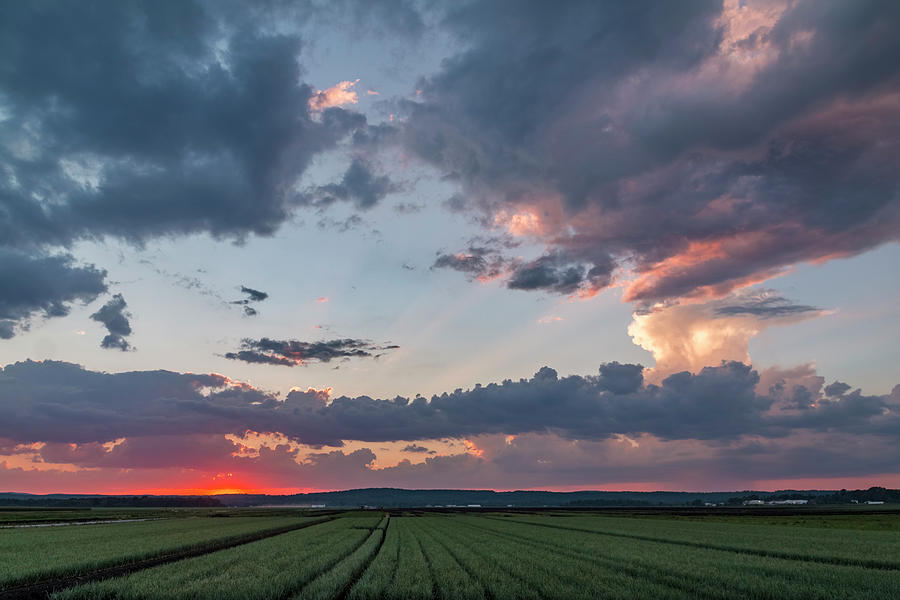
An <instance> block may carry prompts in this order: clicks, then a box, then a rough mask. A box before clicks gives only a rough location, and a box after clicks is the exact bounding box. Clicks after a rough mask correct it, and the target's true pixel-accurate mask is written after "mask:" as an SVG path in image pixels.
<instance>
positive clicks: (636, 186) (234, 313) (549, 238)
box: [0, 0, 900, 494]
mask: <svg viewBox="0 0 900 600" xmlns="http://www.w3.org/2000/svg"><path fill="white" fill-rule="evenodd" d="M898 25H900V4H898V3H896V2H891V1H887V0H885V1H878V0H853V1H849V0H827V1H821V0H815V1H813V0H806V1H804V0H797V1H774V0H773V1H768V0H737V1H732V0H725V1H724V2H723V1H706V0H697V1H694V0H689V1H684V2H677V3H672V2H632V3H621V4H619V3H597V2H578V1H575V2H570V3H565V4H564V5H559V4H553V3H546V2H531V1H515V2H513V1H512V0H509V1H504V0H500V1H481V0H471V1H464V2H452V3H430V2H418V1H415V0H389V1H386V2H379V3H367V2H357V1H354V0H340V1H334V2H319V1H315V2H313V1H309V2H306V1H294V2H283V1H280V0H269V1H267V2H260V3H249V4H248V3H240V2H231V1H227V0H226V1H216V2H204V1H200V0H184V1H181V2H142V1H135V2H116V3H112V2H109V3H107V2H95V3H43V2H27V3H4V4H3V5H2V6H0V367H2V370H0V491H16V492H30V493H56V492H60V493H108V494H125V493H157V494H169V493H189V494H195V493H226V492H227V493H234V492H267V493H296V492H305V491H318V490H335V489H351V488H359V487H405V488H478V489H486V488H490V489H497V490H511V489H549V490H576V489H597V490H636V491H642V490H643V491H649V490H697V491H700V490H746V489H763V490H775V489H791V488H793V489H798V488H802V489H811V488H816V489H839V488H842V487H845V488H860V487H869V486H872V485H882V486H887V487H900V468H898V465H900V444H898V441H900V439H898V438H900V385H898V384H900V350H898V346H897V341H896V340H897V339H900V301H898V300H900V270H898V268H897V265H898V264H900V244H898V242H900V142H898V140H900V37H898V36H897V35H896V30H897V27H898Z"/></svg>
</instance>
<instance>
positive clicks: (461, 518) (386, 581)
mask: <svg viewBox="0 0 900 600" xmlns="http://www.w3.org/2000/svg"><path fill="white" fill-rule="evenodd" d="M416 515H417V516H413V514H412V513H404V512H400V511H395V512H393V514H392V515H388V514H387V513H384V512H380V511H368V512H348V513H344V514H341V515H335V516H334V518H330V519H329V520H327V521H324V520H323V522H318V523H315V524H312V525H310V526H308V527H305V528H303V529H298V530H295V531H290V532H286V533H281V534H278V535H275V536H272V537H268V538H265V539H261V540H258V541H253V542H250V543H246V544H243V545H240V546H235V547H231V548H227V549H223V550H218V551H215V552H209V553H206V554H203V555H201V556H195V557H192V558H186V559H183V560H178V561H174V562H169V563H167V564H163V565H160V566H155V567H152V568H146V569H142V570H139V571H136V572H133V573H130V574H128V575H124V576H120V577H113V578H108V579H105V580H102V581H95V582H91V583H86V584H82V585H75V586H70V587H68V588H66V589H61V590H58V591H57V592H56V593H55V594H53V596H52V597H53V598H64V599H112V598H123V599H129V598H130V599H138V598H157V599H163V598H175V599H187V598H223V599H226V600H227V599H230V598H235V599H236V598H250V599H259V600H262V599H270V598H271V599H280V600H291V599H295V598H296V599H304V598H317V599H330V598H340V599H347V598H349V599H355V600H364V599H377V598H392V599H401V598H411V599H429V598H437V599H449V598H463V599H468V598H473V599H482V598H484V599H488V600H490V599H496V600H501V599H512V598H534V599H547V598H576V599H577V598H585V599H587V598H623V599H624V598H635V599H640V598H684V599H690V598H708V599H720V598H721V599H725V598H772V599H776V598H810V599H811V598H835V599H837V598H872V599H875V598H878V599H884V598H897V597H900V534H898V533H897V531H896V529H894V528H893V527H890V526H888V527H887V530H886V531H872V530H867V529H866V527H848V526H847V520H848V519H849V518H859V519H867V518H877V519H880V520H881V521H880V522H886V523H893V522H895V521H896V520H898V519H900V515H898V514H893V515H871V516H869V515H864V514H860V515H859V516H858V517H857V516H853V517H847V516H846V515H841V516H836V517H835V518H836V519H837V521H836V525H835V526H825V527H812V526H810V524H808V523H804V524H802V525H798V526H792V525H790V524H787V523H786V522H779V523H777V524H774V525H772V524H765V523H762V522H760V521H754V520H752V519H753V518H752V517H749V518H747V519H748V520H745V521H741V520H740V517H733V518H732V520H731V521H720V520H715V519H711V520H708V521H703V520H701V519H690V520H685V519H665V518H662V517H660V516H656V517H654V518H638V517H621V516H608V515H591V514H584V513H572V514H564V513H557V514H554V515H545V514H524V513H499V512H498V513H487V512H485V513H459V514H433V513H427V512H426V513H416ZM284 518H288V517H276V519H284ZM299 518H302V517H297V519H299ZM773 518H774V517H773ZM815 518H817V519H828V518H830V517H828V516H824V517H823V516H816V517H815ZM193 520H200V519H185V520H182V521H175V522H176V523H186V522H190V521H193ZM207 520H208V521H211V522H219V523H220V526H221V527H227V526H229V522H230V521H232V520H233V521H235V522H238V521H241V523H243V521H252V520H256V521H258V522H259V523H260V524H262V523H265V526H266V527H268V526H271V523H272V518H267V517H235V518H233V519H207ZM164 524H165V522H164V521H153V522H145V523H133V524H128V523H123V524H120V525H101V526H86V527H73V528H66V529H70V530H71V531H72V532H73V533H72V534H70V535H76V534H78V532H86V531H88V530H89V529H90V528H91V527H93V528H95V530H96V532H100V533H92V534H90V535H91V536H93V537H94V538H95V539H96V538H97V537H98V536H99V537H102V536H101V535H100V534H101V533H103V532H107V533H106V535H107V536H110V537H111V539H116V540H120V539H121V538H120V537H119V536H118V535H114V534H112V533H110V532H113V531H114V529H115V528H117V527H122V528H125V527H134V526H137V525H143V526H145V527H151V526H157V527H160V526H163V525H164ZM15 531H16V533H20V532H28V533H35V532H36V531H35V530H15ZM6 533H8V530H7V531H0V553H2V552H4V551H5V550H6V549H7V543H6V538H5V537H3V536H4V535H5V534H6ZM85 535H87V534H85ZM76 537H77V536H76ZM132 541H133V544H132V546H133V547H131V548H129V550H128V551H129V552H131V553H132V554H134V553H136V552H137V550H138V548H137V547H138V546H145V540H144V538H134V539H133V540H132ZM20 552H22V553H23V554H25V555H27V554H28V552H29V550H28V549H27V547H26V545H20ZM0 556H3V558H2V559H0V560H2V563H3V564H6V562H7V561H9V560H10V555H9V554H0ZM108 560H109V559H108ZM69 568H70V569H71V567H69ZM2 589H3V587H2V586H0V598H2V597H4V594H3V591H2ZM10 597H22V596H10Z"/></svg>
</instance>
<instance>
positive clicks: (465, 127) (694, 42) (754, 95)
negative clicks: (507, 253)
mask: <svg viewBox="0 0 900 600" xmlns="http://www.w3.org/2000/svg"><path fill="white" fill-rule="evenodd" d="M755 9H756V5H755V4H754V3H744V4H742V5H741V6H740V7H735V8H730V5H726V6H723V3H722V2H719V1H712V0H710V1H703V0H699V1H692V2H686V3H685V2H682V3H678V4H677V5H675V4H671V3H666V2H654V3H642V2H638V3H613V4H609V3H596V2H588V1H584V2H576V3H574V4H572V3H568V4H566V5H565V6H564V7H560V6H556V5H553V6H551V5H548V4H547V3H542V2H513V1H512V0H510V1H506V2H478V1H476V2H469V3H465V4H458V5H453V7H451V8H450V9H448V11H447V13H446V14H445V15H444V19H443V22H442V23H443V27H444V28H445V30H447V31H450V32H453V33H456V34H457V35H458V37H459V39H460V40H461V42H462V43H461V47H462V48H463V50H461V51H460V52H458V53H457V54H456V55H455V56H452V57H450V58H449V59H447V60H445V61H444V62H443V63H442V67H441V70H440V71H439V72H437V73H435V74H431V75H429V76H426V77H424V78H423V80H422V81H421V83H420V85H419V86H418V87H420V89H421V90H422V93H421V95H420V96H418V97H417V98H416V99H415V100H414V101H401V105H402V106H401V112H402V113H403V115H404V117H405V118H404V119H402V120H400V121H399V124H398V125H397V127H398V130H397V132H396V133H395V135H394V136H393V137H390V136H386V137H385V139H386V140H387V142H386V143H392V142H393V141H394V140H396V141H397V142H398V143H400V144H402V145H403V147H404V148H405V149H406V150H407V151H408V152H410V153H411V154H412V155H414V156H417V157H419V158H420V159H421V160H423V161H424V162H426V163H428V164H430V165H432V166H434V167H436V168H437V169H438V171H439V172H440V173H441V175H442V176H443V177H445V178H446V179H448V180H450V181H455V182H457V183H458V185H459V186H460V191H459V193H458V194H457V195H456V196H455V197H454V201H453V206H454V207H455V210H458V211H467V212H469V213H470V214H480V215H482V216H483V222H484V223H486V224H488V225H491V226H496V224H497V221H496V218H498V217H503V216H504V215H506V216H508V215H509V214H512V213H515V212H516V211H519V210H525V211H529V212H530V213H532V214H533V215H535V216H536V218H537V219H538V220H539V221H540V224H541V225H542V227H541V228H540V229H539V232H538V233H537V234H536V235H538V237H540V238H542V239H543V240H544V241H546V242H547V243H548V244H549V246H550V249H551V250H552V251H558V252H563V253H564V254H565V256H566V260H567V261H568V263H569V264H568V265H567V266H563V265H559V264H547V261H540V260H539V261H538V262H536V263H535V264H530V265H526V266H523V270H520V271H518V272H516V273H513V274H512V275H511V276H510V279H509V282H510V284H511V287H515V288H517V289H533V290H550V291H555V292H558V293H564V294H569V293H571V290H572V289H573V288H576V287H577V288H580V289H590V290H596V289H599V288H602V287H603V286H606V285H608V284H609V283H610V281H611V279H610V278H609V277H596V278H593V279H591V278H588V279H581V280H580V281H579V278H578V272H577V270H578V268H579V267H580V268H581V269H582V270H583V271H587V270H590V269H592V268H594V267H600V269H599V271H597V274H598V275H599V274H601V273H606V274H608V273H610V272H612V270H613V269H611V268H609V265H607V264H605V261H606V257H608V256H612V257H613V259H614V262H615V263H616V264H617V265H626V266H629V267H633V268H634V269H635V270H636V273H637V274H638V278H637V280H636V281H635V282H634V283H633V284H632V285H630V286H629V287H628V288H627V289H626V294H625V298H626V300H629V301H636V302H640V303H646V304H652V303H654V302H658V301H665V300H667V299H671V298H677V297H681V296H685V295H691V294H695V293H697V290H698V288H703V291H704V293H706V294H709V295H713V296H715V295H722V294H724V293H727V292H728V291H729V290H731V289H734V288H735V287H740V286H742V285H746V284H747V282H749V281H759V280H760V279H765V278H767V277H770V276H772V275H774V274H777V273H778V272H780V270H782V269H783V268H785V267H786V266H789V265H792V264H795V263H797V262H802V261H809V260H822V259H827V258H830V257H834V256H848V255H854V254H858V253H860V252H863V251H865V250H868V249H870V248H873V247H875V246H878V245H880V244H882V243H885V242H887V241H890V240H896V239H898V232H900V195H898V193H897V190H898V185H900V178H898V175H897V173H898V170H897V168H896V166H897V164H898V161H900V146H898V143H897V140H898V139H900V106H898V104H897V102H896V96H897V93H898V91H900V38H898V36H896V35H893V34H892V33H891V31H890V27H887V26H886V24H887V23H893V22H898V21H900V5H898V4H897V3H896V2H891V1H889V0H864V1H861V2H834V3H828V4H826V5H822V4H821V3H820V2H816V1H814V0H806V1H801V2H797V3H793V4H791V5H790V6H788V7H786V9H785V10H784V12H783V13H781V14H780V16H778V18H777V19H774V20H772V22H767V19H766V18H765V17H760V15H759V14H756V15H754V14H753V11H754V10H755ZM777 12H778V11H777V10H776V11H775V13H774V14H776V15H777ZM742 19H746V20H747V24H749V23H752V22H753V19H756V25H755V26H754V27H747V26H746V24H744V25H741V20H742ZM742 27H743V29H742ZM363 137H364V136H361V138H363ZM501 222H502V218H501Z"/></svg>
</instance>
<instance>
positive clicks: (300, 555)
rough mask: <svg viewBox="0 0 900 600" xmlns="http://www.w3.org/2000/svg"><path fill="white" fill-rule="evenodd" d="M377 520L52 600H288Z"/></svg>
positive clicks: (288, 537)
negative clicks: (287, 599) (167, 599)
mask: <svg viewBox="0 0 900 600" xmlns="http://www.w3.org/2000/svg"><path fill="white" fill-rule="evenodd" d="M379 520H380V516H372V517H349V518H338V519H335V520H332V521H329V522H328V523H323V524H321V525H318V526H316V527H311V528H308V529H303V530H300V531H296V532H291V533H286V534H283V535H280V536H276V537H273V538H268V539H265V540H262V541H259V542H254V543H252V544H247V545H245V546H240V547H238V548H231V549H228V550H222V551H220V552H214V553H212V554H207V555H205V556H200V557H197V558H192V559H188V560H185V561H180V562H177V563H171V564H168V565H164V566H161V567H156V568H153V569H147V570H144V571H141V572H139V573H134V574H132V575H129V576H127V577H121V578H117V579H110V580H107V581H102V582H98V583H91V584H87V585H83V586H78V587H76V588H71V589H69V590H65V591H63V592H60V593H58V594H56V595H55V596H54V598H60V599H62V598H65V599H74V598H78V599H101V598H102V599H112V598H118V599H135V600H136V599H138V598H174V599H184V600H188V599H191V600H196V599H203V598H210V599H213V598H216V599H222V600H231V599H234V600H238V599H243V598H246V599H250V600H253V599H259V600H262V599H274V600H277V599H286V598H290V597H292V596H293V595H295V594H297V593H298V592H300V591H301V590H302V589H303V588H304V587H305V586H307V585H308V584H310V583H311V582H313V581H314V580H315V579H316V578H317V577H319V576H320V575H322V574H323V573H326V572H328V571H329V570H331V569H332V568H333V567H335V565H337V564H338V563H340V562H341V561H342V560H344V559H346V558H347V557H349V556H351V555H352V554H353V553H354V552H355V551H356V550H357V549H359V548H360V547H361V546H363V545H364V544H365V543H366V541H367V539H369V538H370V537H371V536H372V535H373V530H374V529H375V528H376V525H377V524H378V521H379ZM377 535H379V536H380V535H381V533H380V530H378V533H377Z"/></svg>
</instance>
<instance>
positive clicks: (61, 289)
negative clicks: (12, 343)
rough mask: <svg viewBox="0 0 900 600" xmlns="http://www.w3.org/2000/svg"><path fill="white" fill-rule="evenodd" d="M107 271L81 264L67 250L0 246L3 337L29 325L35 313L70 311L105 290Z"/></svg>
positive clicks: (0, 328)
mask: <svg viewBox="0 0 900 600" xmlns="http://www.w3.org/2000/svg"><path fill="white" fill-rule="evenodd" d="M105 280H106V271H103V270H100V269H97V268H96V267H95V266H94V265H78V264H76V263H75V260H74V259H73V258H72V256H70V255H68V254H61V255H47V254H44V253H42V252H36V251H31V252H23V251H19V250H15V249H11V248H3V247H2V246H0V338H2V339H9V338H11V337H13V336H14V335H15V334H16V332H17V331H20V330H22V329H27V328H28V325H29V322H30V319H31V318H32V317H34V316H36V315H40V316H42V317H45V318H49V317H60V316H65V315H67V314H69V310H70V309H69V306H70V305H71V303H72V302H76V301H80V302H84V303H88V302H91V301H93V300H94V299H95V298H96V297H97V296H99V295H100V294H102V293H104V292H106V281H105Z"/></svg>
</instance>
